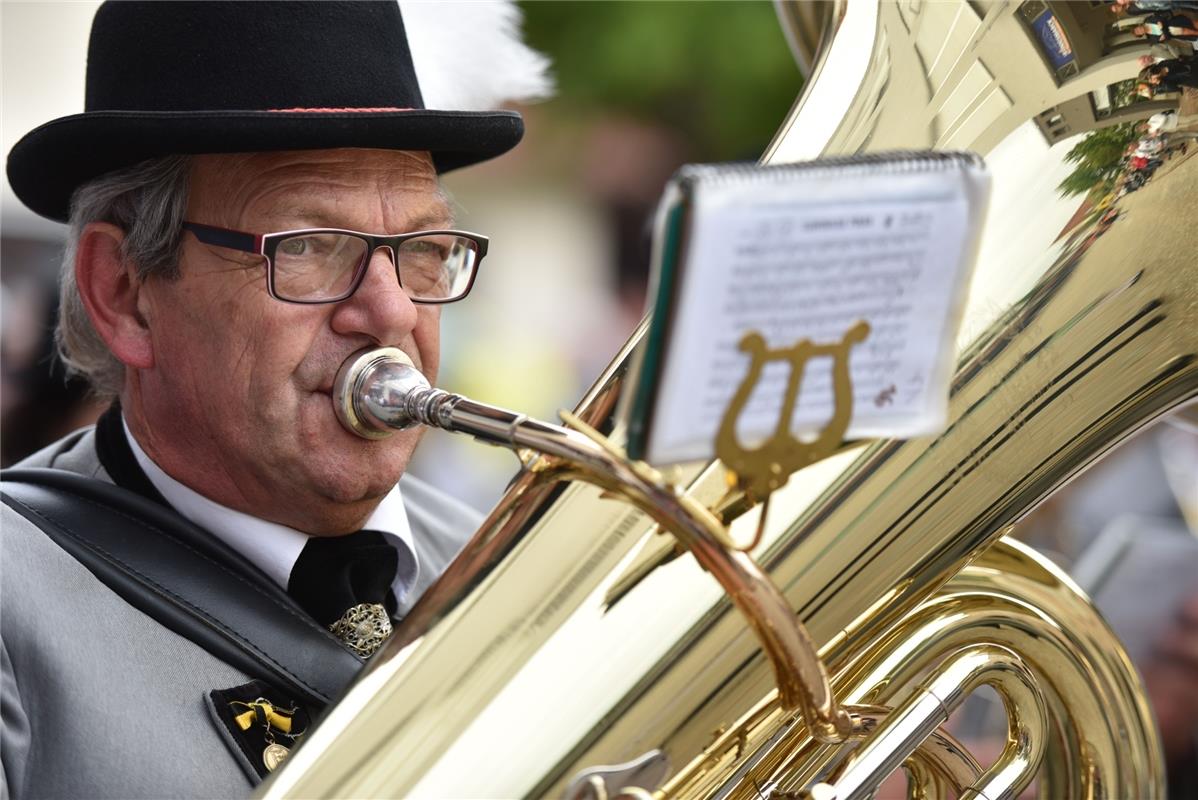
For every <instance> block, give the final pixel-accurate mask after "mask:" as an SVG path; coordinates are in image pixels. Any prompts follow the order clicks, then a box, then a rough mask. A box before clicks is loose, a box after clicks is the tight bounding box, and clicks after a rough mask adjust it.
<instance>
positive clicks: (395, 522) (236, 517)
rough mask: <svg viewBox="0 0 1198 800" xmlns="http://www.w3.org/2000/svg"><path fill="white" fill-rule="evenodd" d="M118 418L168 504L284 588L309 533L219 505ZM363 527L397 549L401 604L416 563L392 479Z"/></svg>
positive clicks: (139, 460)
mask: <svg viewBox="0 0 1198 800" xmlns="http://www.w3.org/2000/svg"><path fill="white" fill-rule="evenodd" d="M121 423H122V425H123V426H124V429H125V437H126V438H127V439H128V440H129V448H130V449H131V450H132V451H133V457H134V458H136V459H137V463H138V465H139V466H140V467H141V469H142V472H144V473H145V474H146V477H147V478H149V479H150V483H152V484H154V488H155V489H157V490H158V491H159V493H160V494H161V495H162V496H163V498H164V499H165V500H166V501H167V502H168V503H170V504H171V507H173V508H174V509H175V510H176V511H178V512H179V513H180V514H182V515H183V516H184V517H186V518H187V519H188V520H190V521H191V522H193V523H195V524H196V525H199V526H200V527H201V528H203V529H204V530H206V531H208V532H209V533H211V534H212V535H214V536H216V537H217V538H218V539H220V540H221V541H222V542H224V543H225V544H227V545H228V546H229V547H232V548H233V549H234V550H236V551H237V552H238V553H240V554H241V555H243V556H245V558H246V559H248V560H249V562H250V563H251V564H253V565H254V566H256V567H258V569H260V570H262V571H263V572H265V573H266V574H267V575H268V576H270V578H271V580H273V581H274V582H275V583H277V584H278V585H279V586H281V587H283V589H286V588H287V583H288V581H290V580H291V570H292V569H293V568H294V567H295V562H296V561H297V560H298V559H299V556H300V551H301V550H303V549H304V545H305V544H307V543H308V539H310V538H311V537H310V536H309V535H308V534H306V533H301V532H300V531H297V530H295V529H294V528H288V527H287V526H286V525H280V524H278V523H277V522H268V521H267V520H264V519H258V518H257V517H253V516H250V515H249V514H246V513H243V512H241V511H236V510H234V509H232V508H229V507H227V506H222V505H221V504H220V503H216V502H213V501H212V500H209V499H208V498H207V497H204V496H203V495H201V494H200V493H198V492H196V491H195V490H193V489H189V488H188V487H186V486H184V485H183V484H181V483H179V482H178V481H177V480H175V479H174V478H172V477H171V476H170V475H167V474H166V473H165V472H163V471H162V469H161V468H160V467H159V466H158V465H157V464H155V463H154V462H153V461H152V460H151V459H150V457H149V456H147V455H146V453H145V451H144V450H142V449H141V445H139V444H138V443H137V439H135V438H133V434H132V433H131V432H130V431H129V425H128V424H127V423H125V420H124V417H122V418H121ZM363 528H366V529H370V530H375V531H380V532H382V534H383V536H384V537H385V538H386V539H387V541H389V542H390V543H391V544H392V545H394V547H395V549H396V550H397V551H398V553H399V569H398V570H397V572H396V575H395V582H394V583H392V585H391V588H392V590H393V591H394V592H395V599H396V600H397V601H398V602H401V603H402V602H403V599H404V596H405V595H406V594H407V592H408V589H410V588H411V587H412V586H415V585H416V578H417V577H418V576H419V574H420V562H419V561H418V560H417V558H416V548H415V546H414V545H413V543H412V529H411V527H410V526H409V525H408V514H407V512H406V511H405V510H404V505H403V497H402V496H401V495H400V491H399V485H398V484H396V486H395V488H394V489H392V490H391V492H390V493H389V494H387V495H386V496H385V497H384V498H383V500H382V502H380V503H379V505H378V508H376V509H375V510H374V512H373V513H372V514H371V515H370V517H369V519H367V520H366V524H365V525H364V526H363Z"/></svg>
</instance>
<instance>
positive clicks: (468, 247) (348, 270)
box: [183, 222, 488, 304]
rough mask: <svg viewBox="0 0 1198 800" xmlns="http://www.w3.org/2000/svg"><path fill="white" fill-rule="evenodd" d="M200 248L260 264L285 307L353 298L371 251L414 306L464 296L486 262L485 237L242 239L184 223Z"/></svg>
mask: <svg viewBox="0 0 1198 800" xmlns="http://www.w3.org/2000/svg"><path fill="white" fill-rule="evenodd" d="M183 229H184V230H188V231H191V232H192V233H193V234H195V237H196V238H197V239H199V240H200V241H201V242H203V243H204V244H211V245H216V246H217V247H227V248H229V249H231V250H240V251H242V252H244V253H254V254H256V255H260V256H263V257H264V258H265V259H266V288H267V291H268V292H270V296H271V297H273V298H275V299H276V300H282V301H284V302H287V303H311V304H315V303H336V302H339V301H341V300H344V299H346V298H347V297H349V296H350V295H352V294H353V293H354V292H355V291H357V289H358V286H359V285H361V283H362V278H363V277H365V275H366V267H367V265H368V264H369V263H370V258H371V256H372V255H373V254H374V252H375V251H376V250H378V249H379V248H380V247H384V248H386V249H388V250H390V251H391V261H392V262H393V263H394V264H395V275H396V278H398V280H399V285H400V286H401V287H403V289H404V291H405V292H406V293H407V295H408V297H409V298H410V299H411V300H412V302H414V303H452V302H454V301H455V300H461V299H462V298H463V297H465V296H466V295H467V294H468V293H469V292H470V287H471V286H473V285H474V278H475V276H476V275H477V274H478V264H479V262H480V261H482V259H483V256H485V255H486V254H487V242H488V239H487V237H486V236H481V235H479V234H477V233H467V232H465V231H448V230H444V231H442V230H437V231H416V232H414V233H404V234H400V235H398V236H373V235H371V234H369V233H359V232H358V231H346V230H339V229H337V228H309V229H304V230H294V231H282V232H280V233H261V234H260V233H246V232H244V231H234V230H229V229H228V228H217V227H213V226H211V225H200V224H198V223H195V222H184V223H183Z"/></svg>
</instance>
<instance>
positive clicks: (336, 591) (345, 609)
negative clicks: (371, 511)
mask: <svg viewBox="0 0 1198 800" xmlns="http://www.w3.org/2000/svg"><path fill="white" fill-rule="evenodd" d="M398 569H399V553H398V552H396V550H395V548H394V547H393V546H392V545H391V544H390V543H388V542H387V540H386V539H385V538H384V537H383V534H382V533H380V532H378V531H372V530H362V531H358V532H357V533H351V534H349V535H347V536H313V537H312V538H310V539H309V540H308V543H307V544H305V545H304V549H303V551H301V552H300V557H299V560H297V561H296V562H295V566H294V567H292V569H291V578H290V579H289V580H288V582H287V593H288V594H290V595H291V596H292V598H294V599H295V601H296V602H297V603H298V604H299V605H300V607H301V608H303V609H304V610H305V611H307V612H308V613H309V614H311V615H312V617H313V618H314V619H315V620H316V621H317V622H319V623H320V624H321V625H324V626H325V627H327V628H329V630H331V631H332V632H333V633H334V634H336V636H337V638H339V639H341V640H342V641H343V642H345V643H346V644H347V645H349V646H350V648H351V649H353V650H354V651H356V652H357V653H358V654H359V655H361V656H368V655H370V654H371V653H373V652H374V651H375V650H377V649H378V647H379V646H380V645H381V644H382V642H383V641H384V640H385V639H386V638H387V636H388V635H390V633H391V620H390V616H391V615H392V614H394V613H395V609H396V605H397V604H396V601H395V593H394V592H392V591H391V584H392V583H393V582H394V580H395V574H396V572H397V570H398Z"/></svg>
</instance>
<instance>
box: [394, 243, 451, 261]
mask: <svg viewBox="0 0 1198 800" xmlns="http://www.w3.org/2000/svg"><path fill="white" fill-rule="evenodd" d="M403 249H404V252H405V253H410V254H412V255H419V256H435V257H437V258H444V257H445V246H444V245H442V244H441V243H440V242H437V241H434V240H432V239H410V240H408V241H407V242H404V248H403Z"/></svg>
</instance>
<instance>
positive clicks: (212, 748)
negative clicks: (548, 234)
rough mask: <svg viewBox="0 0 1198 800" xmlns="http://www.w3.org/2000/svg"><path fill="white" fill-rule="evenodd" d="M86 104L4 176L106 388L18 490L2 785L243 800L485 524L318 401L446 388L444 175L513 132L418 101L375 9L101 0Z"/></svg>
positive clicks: (7, 617) (70, 358)
mask: <svg viewBox="0 0 1198 800" xmlns="http://www.w3.org/2000/svg"><path fill="white" fill-rule="evenodd" d="M459 55H460V56H461V57H473V54H466V53H463V54H459ZM86 109H87V110H86V112H85V113H83V114H78V115H74V116H70V117H65V118H62V119H58V120H55V121H53V122H50V123H48V124H46V125H43V126H41V127H39V128H37V129H36V130H34V131H32V132H31V133H29V134H28V135H26V136H25V137H24V138H23V139H22V140H21V141H20V142H19V143H18V144H17V145H16V146H15V147H14V148H13V150H12V152H11V153H10V155H9V160H8V174H9V177H10V181H11V184H12V186H13V188H14V190H15V192H16V194H17V196H18V197H19V198H20V199H21V200H22V201H23V202H24V203H25V204H26V205H28V206H29V207H30V208H31V209H33V210H34V211H35V212H37V213H39V214H41V215H43V216H46V217H49V218H52V219H56V220H60V221H69V224H70V233H69V239H68V245H67V251H66V258H65V261H64V266H63V273H62V307H63V314H62V322H61V325H60V330H59V342H60V347H61V350H62V354H63V357H64V358H65V359H66V361H67V363H68V364H69V365H70V366H71V367H73V368H74V369H75V370H76V371H78V372H80V373H82V374H84V375H86V376H87V377H88V378H89V379H90V381H91V382H92V384H93V386H94V388H95V390H96V391H97V392H99V393H102V394H105V395H108V396H111V397H112V398H113V399H114V402H113V405H112V407H111V409H110V410H109V411H108V412H107V413H106V414H105V415H104V417H103V418H102V419H101V420H100V422H99V423H98V425H97V426H96V427H95V429H94V430H93V429H87V430H84V431H79V432H77V433H75V434H73V435H71V436H68V437H67V438H66V439H64V440H62V441H60V442H58V443H56V444H54V445H52V446H51V447H49V448H47V449H45V450H43V451H42V452H40V453H38V454H36V455H34V456H32V457H31V458H30V459H28V460H27V461H26V462H24V463H22V464H20V465H18V466H19V468H20V469H19V470H18V471H17V472H10V473H9V474H8V475H7V476H6V484H5V507H4V512H3V513H4V520H3V522H4V527H3V561H4V582H3V607H4V625H3V648H4V649H3V680H2V684H0V690H2V695H0V699H2V703H3V720H4V729H3V742H2V748H0V750H2V755H3V770H4V779H5V780H4V783H5V788H6V795H5V796H12V797H14V798H18V797H60V796H76V797H77V796H107V797H118V796H119V797H135V796H136V797H141V796H158V797H161V796H168V795H169V796H207V797H213V796H220V797H230V796H239V795H244V794H246V793H248V792H249V790H250V789H251V788H252V786H253V785H254V784H256V783H257V782H258V781H259V780H261V778H262V777H264V776H265V774H266V773H267V772H268V771H269V770H271V769H273V768H275V767H276V766H277V765H278V763H279V762H280V761H281V760H282V759H283V758H285V757H286V754H287V752H288V750H289V748H290V747H292V746H293V745H294V744H296V743H297V742H299V741H302V737H303V734H304V733H305V732H306V730H307V728H308V727H309V726H310V725H311V724H312V721H313V718H314V716H315V715H316V714H317V713H318V712H319V711H320V710H321V708H322V706H323V705H324V704H326V703H328V702H329V701H331V699H333V698H334V697H335V696H336V694H337V693H338V692H339V691H340V690H341V688H343V687H344V685H345V684H346V682H347V681H348V680H349V679H350V678H352V676H353V674H354V673H355V672H356V671H357V668H358V667H359V666H360V665H361V663H362V662H361V659H362V658H364V657H365V656H368V655H369V654H370V653H371V652H372V651H373V650H374V649H375V648H377V647H378V645H379V644H380V643H381V642H382V641H383V639H385V637H386V635H387V633H388V632H389V630H390V625H391V621H392V620H393V619H396V618H398V617H400V616H402V615H403V613H404V612H405V611H406V610H407V609H408V608H410V607H411V605H412V604H413V603H414V602H415V600H416V598H417V597H419V595H420V593H421V592H422V591H423V590H424V588H425V587H427V586H428V585H429V584H430V583H431V582H432V581H433V580H434V579H435V578H436V576H437V575H438V574H439V572H440V571H441V570H442V569H443V568H444V567H445V566H446V564H447V563H448V561H449V560H450V559H451V558H452V557H453V555H454V554H455V553H456V551H457V550H458V549H459V547H460V546H461V545H462V544H463V543H464V542H465V540H466V538H467V537H468V536H469V535H470V534H471V533H472V532H473V530H474V527H475V522H476V520H475V518H474V515H473V514H472V513H471V512H470V511H468V510H467V509H465V508H463V507H461V506H460V505H459V504H458V503H456V502H455V501H454V500H452V499H451V498H449V497H447V496H445V495H443V494H441V493H439V492H437V491H435V490H433V489H432V488H430V487H428V486H425V485H423V484H421V483H419V482H418V481H416V480H414V479H411V478H409V477H406V476H405V477H404V478H403V480H402V481H401V480H400V478H401V476H402V475H403V473H404V469H405V467H406V465H407V463H408V460H409V458H410V457H411V455H412V451H413V449H414V448H415V447H416V444H417V440H418V438H419V434H418V433H416V432H404V433H401V434H398V435H395V436H392V437H389V438H386V439H381V440H367V439H363V438H359V437H357V436H354V435H352V434H350V433H348V432H346V431H345V430H344V429H343V428H342V427H341V425H340V424H339V423H338V420H337V417H336V415H335V413H334V408H333V404H332V401H331V390H332V387H333V383H334V379H335V376H336V374H337V371H338V368H339V366H340V365H341V364H342V363H343V361H344V360H345V359H346V358H347V357H348V356H349V355H350V354H352V353H353V352H355V351H357V350H359V349H361V348H363V347H366V346H378V345H385V346H393V347H398V348H400V349H402V350H403V351H404V352H405V353H407V355H408V356H410V357H411V359H412V360H413V362H414V363H415V364H416V365H417V366H418V367H419V368H420V369H421V370H422V371H423V372H424V373H425V374H426V375H427V376H428V377H429V378H430V380H435V376H436V374H437V366H438V362H439V359H440V352H439V333H438V325H439V319H440V310H441V306H442V305H444V304H446V303H451V302H455V301H457V300H461V299H463V298H464V297H465V296H466V294H467V292H469V290H470V288H471V286H472V284H473V280H474V277H475V275H476V274H477V271H478V270H479V267H480V262H481V261H482V258H483V256H484V254H485V252H486V247H487V240H486V238H485V237H483V236H481V235H479V234H476V233H470V232H466V231H460V230H456V229H455V225H454V220H453V216H452V213H451V209H450V206H449V204H448V203H447V201H446V197H445V194H444V193H443V191H442V190H441V188H440V185H439V182H438V174H439V173H441V172H444V171H446V170H450V169H454V168H457V167H462V166H465V165H468V164H472V163H475V162H478V161H482V160H484V159H487V158H491V157H493V156H497V155H499V154H501V153H503V152H505V151H507V150H508V149H510V148H511V147H513V146H515V144H516V143H517V142H518V141H519V139H520V137H521V135H522V131H523V127H522V122H521V119H520V117H519V115H517V114H515V113H513V112H475V111H446V110H429V109H426V108H425V107H424V103H423V101H422V95H421V89H420V86H419V84H418V81H417V75H416V70H415V68H414V66H413V61H412V57H411V55H410V51H409V44H408V39H407V36H406V34H405V28H404V22H403V20H402V19H401V13H400V8H399V6H398V5H397V4H396V3H394V2H390V3H386V2H379V3H319V2H318V3H215V2H211V3H210V2H200V3H162V4H159V3H111V4H106V5H104V6H102V7H101V8H100V10H99V12H98V13H97V15H96V18H95V21H94V23H93V28H92V34H91V42H90V47H89V57H88V73H87V89H86ZM114 520H115V522H114Z"/></svg>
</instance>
